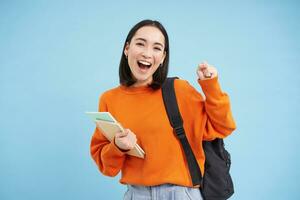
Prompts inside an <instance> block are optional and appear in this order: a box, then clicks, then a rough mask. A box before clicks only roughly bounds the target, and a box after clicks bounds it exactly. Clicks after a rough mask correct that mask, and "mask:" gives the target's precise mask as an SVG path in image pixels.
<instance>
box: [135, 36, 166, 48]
mask: <svg viewBox="0 0 300 200" xmlns="http://www.w3.org/2000/svg"><path fill="white" fill-rule="evenodd" d="M135 40H142V41H144V42H147V40H146V39H144V38H136V39H135ZM154 45H159V46H161V47H162V48H164V45H162V44H161V43H159V42H154Z"/></svg>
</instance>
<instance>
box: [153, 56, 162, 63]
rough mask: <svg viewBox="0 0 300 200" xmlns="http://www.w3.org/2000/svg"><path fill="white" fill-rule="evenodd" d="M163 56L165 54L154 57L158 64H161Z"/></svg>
mask: <svg viewBox="0 0 300 200" xmlns="http://www.w3.org/2000/svg"><path fill="white" fill-rule="evenodd" d="M162 58H163V54H157V55H155V56H154V59H155V63H156V64H160V61H161V60H162Z"/></svg>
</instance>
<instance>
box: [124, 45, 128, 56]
mask: <svg viewBox="0 0 300 200" xmlns="http://www.w3.org/2000/svg"><path fill="white" fill-rule="evenodd" d="M128 50H129V43H128V42H126V45H125V48H124V54H125V56H126V57H127V56H128Z"/></svg>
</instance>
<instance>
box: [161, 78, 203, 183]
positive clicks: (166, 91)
mask: <svg viewBox="0 0 300 200" xmlns="http://www.w3.org/2000/svg"><path fill="white" fill-rule="evenodd" d="M174 79H178V78H177V77H172V78H167V79H166V81H165V82H164V84H163V86H162V96H163V100H164V104H165V108H166V111H167V114H168V118H169V121H170V124H171V126H172V127H173V130H174V133H175V135H176V137H177V138H178V139H179V141H180V143H181V146H182V148H183V150H184V154H185V158H186V160H187V163H188V167H189V172H190V176H191V178H192V182H193V186H196V185H200V186H201V187H202V175H201V171H200V168H199V165H198V163H197V160H196V158H195V155H194V153H193V151H192V148H191V146H190V144H189V142H188V140H187V138H186V134H185V131H184V128H183V120H182V117H181V115H180V112H179V108H178V104H177V99H176V95H175V89H174Z"/></svg>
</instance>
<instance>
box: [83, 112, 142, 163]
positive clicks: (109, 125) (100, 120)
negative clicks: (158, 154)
mask: <svg viewBox="0 0 300 200" xmlns="http://www.w3.org/2000/svg"><path fill="white" fill-rule="evenodd" d="M86 114H87V115H88V116H89V117H90V118H91V119H92V120H93V121H94V122H95V123H96V124H97V128H99V129H100V130H101V132H102V134H103V135H104V136H105V137H106V138H107V139H108V140H109V141H112V140H113V139H114V137H115V134H116V133H117V132H119V131H124V128H123V127H122V125H121V124H120V123H119V122H118V121H117V120H116V119H115V118H114V117H113V116H112V115H111V114H110V113H109V112H86ZM126 154H128V155H131V156H136V157H139V158H144V157H145V152H144V150H143V149H142V148H141V147H140V146H139V145H138V144H137V143H136V144H135V147H134V148H133V149H131V150H130V151H127V152H126Z"/></svg>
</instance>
